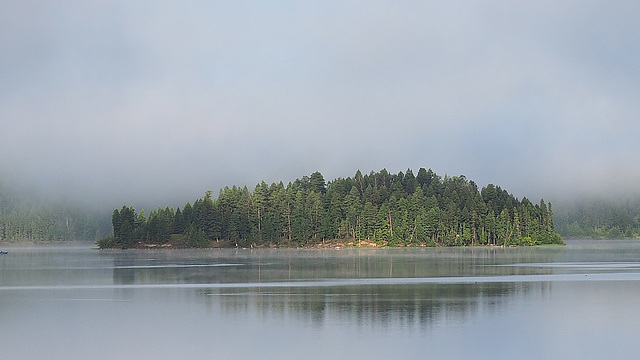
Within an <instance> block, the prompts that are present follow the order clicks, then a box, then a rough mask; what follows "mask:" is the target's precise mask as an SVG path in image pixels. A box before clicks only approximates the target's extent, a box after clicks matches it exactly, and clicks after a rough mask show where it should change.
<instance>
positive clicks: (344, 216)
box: [99, 168, 563, 248]
mask: <svg viewBox="0 0 640 360" xmlns="http://www.w3.org/2000/svg"><path fill="white" fill-rule="evenodd" d="M112 225H113V236H111V237H107V238H104V239H102V240H100V241H99V245H100V246H101V247H103V248H106V247H117V248H130V247H135V246H139V245H141V244H144V245H146V246H161V245H167V244H171V245H172V246H183V247H208V246H212V245H221V244H223V245H227V246H240V247H248V246H291V247H294V246H309V245H313V244H318V243H321V242H324V241H329V240H335V239H343V240H352V241H365V240H366V241H370V242H374V243H375V244H378V245H384V246H467V245H536V244H561V243H563V241H562V239H561V238H560V236H559V235H558V234H557V233H556V232H555V231H554V224H553V212H552V208H551V203H545V202H544V201H543V200H541V201H540V202H539V203H537V204H533V203H532V202H530V201H529V200H528V199H526V198H523V199H522V200H518V199H517V198H515V197H514V196H513V195H511V194H509V193H508V192H507V191H506V190H503V189H501V188H500V187H499V186H495V185H492V184H490V185H488V186H486V187H484V188H482V189H481V190H479V189H478V187H477V185H476V184H475V183H474V182H473V181H469V180H467V179H466V178H465V177H464V176H454V177H448V176H445V177H444V178H442V177H440V176H439V175H437V174H435V173H434V172H433V171H432V170H431V169H429V170H425V169H424V168H421V169H420V170H419V171H418V173H417V175H414V174H413V172H412V170H411V169H408V170H407V171H406V172H405V173H402V172H399V173H398V174H390V173H388V172H387V171H386V170H381V171H379V172H371V173H370V174H368V175H363V174H362V173H361V172H360V171H358V172H356V174H355V176H353V177H347V178H338V179H336V180H333V181H331V182H329V183H326V182H325V179H324V177H323V176H322V174H321V173H320V172H315V173H313V174H311V175H310V176H304V177H302V178H301V179H297V180H295V181H294V182H291V183H289V184H287V185H286V186H285V185H284V184H283V183H282V182H280V183H272V184H270V185H269V184H267V183H265V182H264V181H263V182H261V183H260V184H257V185H256V186H255V188H254V189H253V191H249V189H248V188H247V187H242V188H241V187H237V186H233V187H231V188H229V187H225V188H224V189H221V190H220V192H219V194H218V197H217V198H216V199H214V198H213V197H212V192H211V191H207V192H206V193H205V195H204V197H202V198H200V199H198V200H196V201H195V202H194V203H193V205H192V204H190V203H187V204H186V205H184V207H183V208H182V209H181V208H177V209H176V210H175V211H174V209H173V208H169V207H165V208H158V209H156V210H153V211H151V212H150V213H149V214H148V215H147V214H145V212H144V211H140V212H138V213H136V211H135V209H134V208H133V207H131V206H123V207H122V208H121V209H116V210H114V211H113V214H112Z"/></svg>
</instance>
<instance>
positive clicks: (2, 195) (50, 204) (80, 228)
mask: <svg viewBox="0 0 640 360" xmlns="http://www.w3.org/2000/svg"><path fill="white" fill-rule="evenodd" d="M108 233H109V222H108V221H107V222H106V223H105V222H104V221H103V216H102V215H101V214H100V213H99V212H97V211H88V210H86V209H84V208H82V207H79V206H74V205H72V204H68V203H64V202H62V201H49V200H45V199H43V198H42V197H40V196H38V195H37V194H35V193H33V192H26V191H18V190H15V189H12V188H9V187H7V186H6V185H4V183H3V182H2V181H1V179H0V242H3V243H6V242H12V243H15V242H58V241H68V240H84V241H86V240H93V241H95V240H97V239H100V238H102V237H103V236H105V235H106V234H108Z"/></svg>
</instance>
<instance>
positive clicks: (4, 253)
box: [0, 250, 9, 255]
mask: <svg viewBox="0 0 640 360" xmlns="http://www.w3.org/2000/svg"><path fill="white" fill-rule="evenodd" d="M8 253H9V252H8V251H3V250H0V255H7V254H8Z"/></svg>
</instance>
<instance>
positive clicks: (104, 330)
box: [0, 240, 640, 360]
mask: <svg viewBox="0 0 640 360" xmlns="http://www.w3.org/2000/svg"><path fill="white" fill-rule="evenodd" d="M3 250H5V248H3ZM7 250H9V254H8V255H1V256H0V342H1V344H2V358H4V359H390V358H397V359H408V358H429V359H581V360H584V359H605V358H606V359H630V358H635V357H636V356H637V355H638V354H640V306H639V304H638V299H640V242H639V241H627V240H624V241H623V240H620V241H591V240H590V241H578V240H573V241H567V246H563V247H534V248H488V247H487V248H412V249H350V248H346V249H324V250H318V249H305V250H294V249H278V250H273V249H253V250H252V249H238V250H236V249H206V250H124V251H117V250H113V251H112V250H109V251H104V250H103V251H100V250H97V249H93V248H92V245H82V246H50V247H14V248H9V249H7Z"/></svg>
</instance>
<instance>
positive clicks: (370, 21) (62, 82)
mask: <svg viewBox="0 0 640 360" xmlns="http://www.w3.org/2000/svg"><path fill="white" fill-rule="evenodd" d="M638 18H640V2H638V1H634V0H632V1H587V0H580V1H510V0H509V1H449V0H447V1H374V0H366V1H348V0H340V1H331V0H324V1H318V2H315V1H278V0H273V1H237V0H235V1H211V0H206V1H185V0H182V1H136V0H127V1H100V0H95V1H56V0H47V1H31V0H21V1H3V2H1V3H0V169H1V171H2V173H0V175H2V174H4V176H5V177H6V178H12V179H19V180H20V181H23V182H25V183H30V184H35V185H37V186H40V187H43V188H44V189H47V190H56V191H60V192H61V193H62V194H67V195H69V194H75V195H78V196H82V197H84V198H86V199H95V201H101V200H104V199H108V200H109V202H110V203H109V204H110V205H111V204H115V205H118V204H124V203H126V204H133V203H136V202H138V201H142V200H143V199H146V201H153V202H157V203H158V204H163V203H166V202H174V201H177V202H178V203H184V202H186V201H187V200H191V201H193V200H194V199H196V198H198V197H200V196H202V194H204V191H205V190H207V189H212V190H214V193H217V191H218V189H220V188H222V187H224V186H231V185H234V184H235V185H247V186H249V188H250V189H253V186H254V185H255V184H256V183H258V182H260V181H262V180H265V181H266V182H268V183H270V182H274V181H280V180H282V181H284V182H285V183H286V182H288V181H292V180H294V179H296V178H299V177H302V176H304V175H308V174H310V173H312V172H314V171H320V172H322V174H323V175H324V176H325V179H326V180H332V179H335V178H337V177H347V176H353V174H354V173H355V171H356V170H358V169H360V170H361V171H362V172H363V173H369V172H370V171H372V170H373V171H378V170H380V169H382V168H386V169H387V170H388V171H389V172H392V173H397V172H398V171H405V170H406V169H407V168H411V169H414V172H417V170H418V168H420V167H425V168H432V169H433V170H434V171H435V172H437V173H438V174H441V175H444V174H448V175H460V174H464V175H465V176H467V178H469V179H472V180H474V181H476V183H478V185H480V186H484V185H486V184H488V183H494V184H497V185H500V186H502V187H503V188H505V189H507V190H509V191H510V192H512V193H514V195H516V196H518V197H522V196H527V197H530V198H539V197H545V198H549V197H554V196H558V195H559V194H567V193H576V192H579V191H581V190H591V189H595V188H600V189H606V190H607V191H620V189H628V190H634V189H635V188H638V185H637V184H638V183H639V182H638V181H640V161H639V160H640V141H639V140H640V139H639V135H640V101H639V100H640V46H639V45H638V44H640V21H638ZM149 199H152V200H149Z"/></svg>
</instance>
